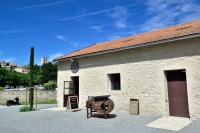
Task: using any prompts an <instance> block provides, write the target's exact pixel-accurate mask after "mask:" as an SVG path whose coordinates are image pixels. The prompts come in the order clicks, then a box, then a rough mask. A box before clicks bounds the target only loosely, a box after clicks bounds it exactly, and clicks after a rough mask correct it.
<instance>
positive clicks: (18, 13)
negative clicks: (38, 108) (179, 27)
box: [0, 0, 200, 65]
mask: <svg viewBox="0 0 200 133" xmlns="http://www.w3.org/2000/svg"><path fill="white" fill-rule="evenodd" d="M199 9H200V0H63V1H59V0H29V1H27V0H1V1H0V61H2V60H4V61H6V62H14V63H17V65H21V64H25V65H27V64H29V58H30V48H31V47H34V48H35V57H34V59H35V64H38V65H40V59H41V57H48V58H49V60H52V59H54V58H56V57H59V56H61V55H64V54H68V53H70V52H73V51H76V50H79V49H82V48H84V47H87V46H89V45H92V44H95V43H98V42H105V41H109V40H113V39H118V38H122V37H126V36H131V35H135V34H139V33H143V32H147V31H151V30H155V29H159V28H163V27H168V26H171V25H176V24H179V23H184V22H188V21H193V20H197V19H200V10H199Z"/></svg>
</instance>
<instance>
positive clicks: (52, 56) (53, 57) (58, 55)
mask: <svg viewBox="0 0 200 133" xmlns="http://www.w3.org/2000/svg"><path fill="white" fill-rule="evenodd" d="M63 55H64V54H62V53H55V54H52V55H50V56H49V61H53V59H55V58H57V57H60V56H63Z"/></svg>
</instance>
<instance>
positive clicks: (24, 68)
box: [13, 65, 29, 74]
mask: <svg viewBox="0 0 200 133" xmlns="http://www.w3.org/2000/svg"><path fill="white" fill-rule="evenodd" d="M13 70H15V71H16V72H19V73H26V74H27V73H28V71H29V70H28V66H26V65H21V66H15V67H13Z"/></svg>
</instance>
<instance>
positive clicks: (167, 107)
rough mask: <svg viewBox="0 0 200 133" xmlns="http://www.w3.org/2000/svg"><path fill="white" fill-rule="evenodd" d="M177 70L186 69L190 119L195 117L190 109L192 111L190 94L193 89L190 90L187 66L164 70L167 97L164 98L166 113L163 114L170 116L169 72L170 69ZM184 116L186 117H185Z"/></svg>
mask: <svg viewBox="0 0 200 133" xmlns="http://www.w3.org/2000/svg"><path fill="white" fill-rule="evenodd" d="M176 70H185V72H186V83H187V84H186V85H187V86H186V87H187V95H188V110H189V119H193V118H192V116H191V113H190V111H191V109H192V108H191V105H190V103H191V102H190V101H191V100H190V99H191V98H190V96H191V95H190V94H191V92H190V91H191V90H190V88H189V86H190V82H189V81H190V80H189V76H188V75H189V73H190V72H189V71H188V69H186V68H177V69H165V70H163V74H164V90H165V98H164V114H163V116H170V109H169V96H168V81H167V72H168V71H176ZM183 118H184V117H183Z"/></svg>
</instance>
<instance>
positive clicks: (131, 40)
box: [55, 20, 200, 60]
mask: <svg viewBox="0 0 200 133" xmlns="http://www.w3.org/2000/svg"><path fill="white" fill-rule="evenodd" d="M199 33H200V20H195V21H190V22H186V23H181V24H177V25H172V26H168V27H164V28H161V29H155V30H152V31H148V32H143V33H139V34H136V35H131V36H127V37H124V38H119V39H115V40H110V41H105V42H99V43H95V44H92V45H89V46H86V47H84V48H81V49H79V50H76V51H73V52H71V53H69V54H66V55H63V56H61V57H58V58H56V59H55V60H59V59H64V58H71V57H76V56H80V55H87V54H92V53H97V52H102V51H107V50H114V49H119V48H124V47H129V46H133V45H139V44H145V43H149V42H156V41H161V40H166V39H170V38H177V37H182V36H187V35H192V34H199ZM141 46H142V45H141Z"/></svg>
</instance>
